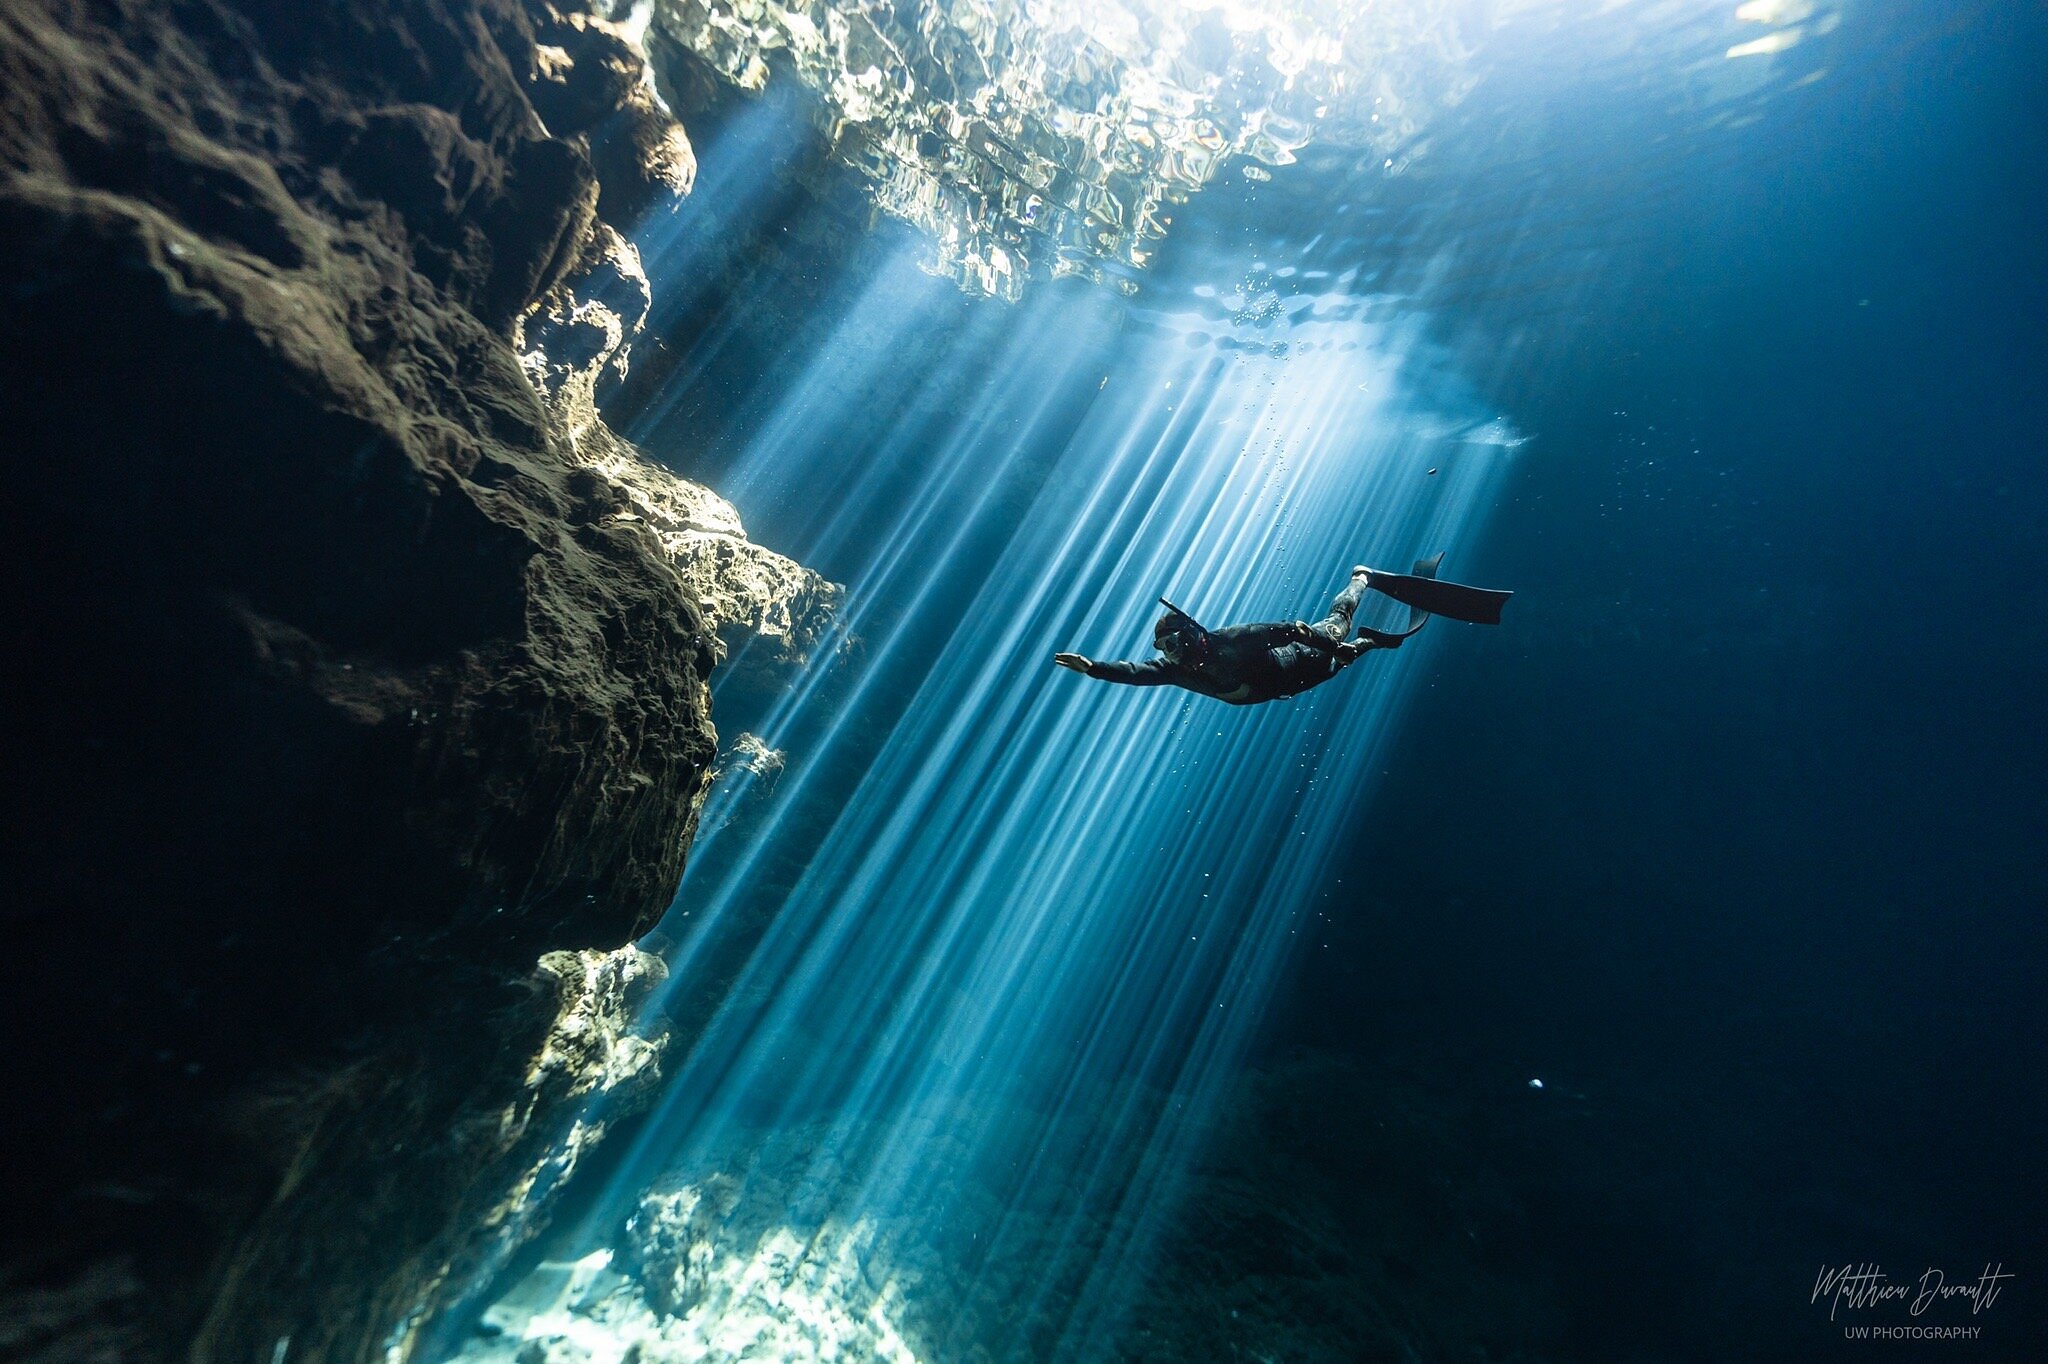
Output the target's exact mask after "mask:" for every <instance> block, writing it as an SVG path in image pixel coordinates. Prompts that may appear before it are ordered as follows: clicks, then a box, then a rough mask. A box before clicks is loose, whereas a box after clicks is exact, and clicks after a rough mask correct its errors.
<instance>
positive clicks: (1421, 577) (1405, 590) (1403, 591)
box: [1367, 554, 1514, 633]
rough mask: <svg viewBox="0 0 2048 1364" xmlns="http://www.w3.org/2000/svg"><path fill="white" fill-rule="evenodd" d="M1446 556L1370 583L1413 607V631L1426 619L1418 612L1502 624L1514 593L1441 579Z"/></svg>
mask: <svg viewBox="0 0 2048 1364" xmlns="http://www.w3.org/2000/svg"><path fill="white" fill-rule="evenodd" d="M1443 557H1444V556H1443V555H1441V554H1439V555H1437V556H1436V557H1435V558H1433V559H1424V560H1422V561H1421V562H1420V563H1417V564H1416V565H1415V572H1414V573H1412V574H1410V573H1375V574H1373V575H1372V581H1371V582H1370V583H1368V584H1367V586H1369V587H1371V588H1372V590H1373V591H1375V592H1379V593H1383V594H1385V595H1386V596H1389V597H1392V598H1393V599H1394V600H1395V601H1397V602H1400V603H1401V604H1402V605H1403V606H1406V607H1408V608H1409V611H1410V614H1409V617H1408V625H1409V633H1413V632H1414V631H1415V630H1416V629H1418V628H1420V626H1421V623H1422V622H1421V620H1419V619H1418V618H1417V615H1416V613H1418V612H1419V613H1421V615H1423V616H1449V617H1450V618H1451V619H1452V620H1462V621H1465V622H1466V623H1468V624H1471V625H1498V624H1500V610H1501V608H1502V607H1503V606H1506V605H1507V602H1508V598H1509V597H1512V596H1513V595H1514V593H1512V592H1496V591H1494V590H1492V589H1491V588H1485V587H1467V586H1465V585H1464V584H1463V583H1447V582H1439V581H1438V580H1437V577H1436V569H1437V565H1438V564H1439V563H1441V562H1442V561H1443Z"/></svg>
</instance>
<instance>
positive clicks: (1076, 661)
mask: <svg viewBox="0 0 2048 1364" xmlns="http://www.w3.org/2000/svg"><path fill="white" fill-rule="evenodd" d="M1052 661H1053V662H1055V663H1057V664H1059V665H1060V666H1061V667H1062V668H1072V669H1073V670H1074V671H1075V672H1077V673H1085V672H1087V671H1088V660H1087V659H1086V658H1084V657H1082V656H1081V655H1080V654H1054V655H1053V656H1052Z"/></svg>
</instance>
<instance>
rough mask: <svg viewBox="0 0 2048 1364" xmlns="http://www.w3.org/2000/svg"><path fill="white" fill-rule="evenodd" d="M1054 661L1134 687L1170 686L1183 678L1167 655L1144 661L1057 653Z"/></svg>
mask: <svg viewBox="0 0 2048 1364" xmlns="http://www.w3.org/2000/svg"><path fill="white" fill-rule="evenodd" d="M1052 661H1053V662H1055V663H1057V664H1059V665H1060V666H1061V667H1062V668H1071V669H1073V670H1074V671H1075V672H1077V673H1086V674H1087V675H1088V676H1090V677H1092V678H1094V679H1096V680H1097V681H1098V682H1122V683H1125V684H1126V685H1129V686H1133V687H1166V686H1171V685H1173V684H1174V683H1176V682H1178V681H1180V669H1178V668H1176V667H1175V666H1174V665H1173V664H1171V663H1169V662H1167V661H1166V660H1165V659H1163V658H1153V659H1147V660H1146V661H1145V662H1143V663H1123V662H1111V663H1098V662H1096V661H1095V660H1093V659H1090V658H1086V657H1084V656H1082V655H1080V654H1054V655H1053V656H1052Z"/></svg>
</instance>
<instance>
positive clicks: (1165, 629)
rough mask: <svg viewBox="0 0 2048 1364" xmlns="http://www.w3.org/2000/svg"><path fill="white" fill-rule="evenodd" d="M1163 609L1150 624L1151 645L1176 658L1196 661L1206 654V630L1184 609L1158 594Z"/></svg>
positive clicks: (1184, 660)
mask: <svg viewBox="0 0 2048 1364" xmlns="http://www.w3.org/2000/svg"><path fill="white" fill-rule="evenodd" d="M1159 604H1160V605H1161V606H1163V607H1165V608H1166V610H1167V613H1168V614H1166V615H1164V616H1161V617H1160V618H1159V623H1158V624H1157V625H1155V626H1153V627H1152V644H1153V647H1155V648H1156V649H1158V650H1159V652H1160V653H1162V654H1165V655H1166V656H1167V657H1168V658H1170V659H1173V660H1175V661H1176V662H1184V663H1189V664H1195V665H1199V664H1200V663H1201V662H1202V661H1203V660H1204V659H1206V658H1207V657H1208V656H1209V632H1208V631H1207V630H1205V629H1204V628H1202V623H1201V622H1200V621H1198V620H1196V619H1195V618H1194V617H1193V616H1191V615H1189V614H1188V613H1187V612H1185V611H1183V610H1181V609H1180V608H1179V607H1178V606H1175V605H1174V604H1173V603H1172V602H1170V601H1168V600H1167V599H1166V598H1164V597H1161V598H1160V599H1159Z"/></svg>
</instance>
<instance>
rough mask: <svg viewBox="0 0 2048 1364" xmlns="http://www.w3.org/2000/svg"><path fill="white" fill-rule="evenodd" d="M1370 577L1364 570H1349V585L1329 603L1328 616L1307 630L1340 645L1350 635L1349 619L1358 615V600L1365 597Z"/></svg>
mask: <svg viewBox="0 0 2048 1364" xmlns="http://www.w3.org/2000/svg"><path fill="white" fill-rule="evenodd" d="M1370 581H1371V575H1370V574H1369V573H1368V571H1367V570H1366V569H1364V568H1354V569H1352V570H1351V583H1350V585H1349V586H1347V587H1346V588H1345V589H1344V590H1343V591H1342V592H1339V593H1338V594H1337V599H1336V600H1335V601H1333V602H1331V603H1330V614H1329V615H1327V616H1324V617H1323V618H1322V619H1321V620H1319V621H1317V622H1316V623H1315V624H1314V625H1311V626H1310V627H1309V629H1311V630H1314V631H1315V632H1316V633H1317V634H1319V635H1327V636H1329V637H1330V638H1331V639H1334V640H1336V641H1337V642H1338V643H1339V644H1342V643H1343V642H1344V640H1345V639H1346V638H1347V637H1348V636H1349V635H1350V634H1351V618H1352V617H1353V616H1355V615H1357V614H1358V600H1359V598H1361V597H1363V596H1364V595H1365V589H1366V587H1367V586H1368V585H1369V583H1370Z"/></svg>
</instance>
